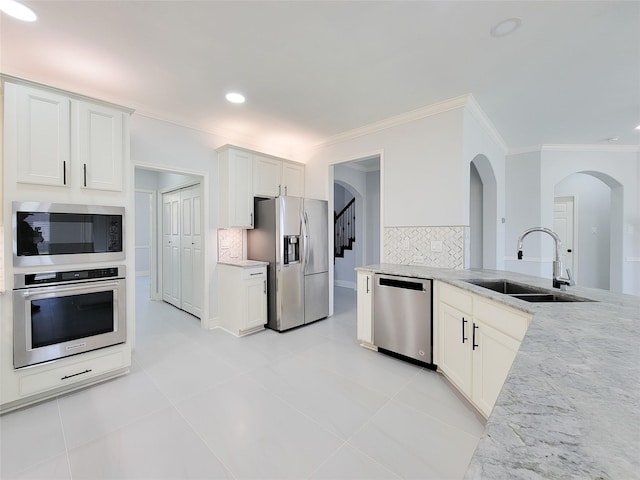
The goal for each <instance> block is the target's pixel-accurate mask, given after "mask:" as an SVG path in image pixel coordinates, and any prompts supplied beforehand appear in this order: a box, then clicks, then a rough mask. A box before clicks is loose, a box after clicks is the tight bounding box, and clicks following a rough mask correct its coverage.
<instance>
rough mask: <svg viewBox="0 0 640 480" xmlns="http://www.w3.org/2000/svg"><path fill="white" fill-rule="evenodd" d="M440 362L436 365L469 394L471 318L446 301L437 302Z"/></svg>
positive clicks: (461, 389)
mask: <svg viewBox="0 0 640 480" xmlns="http://www.w3.org/2000/svg"><path fill="white" fill-rule="evenodd" d="M438 307H439V308H438V312H439V314H438V315H439V319H438V321H439V331H440V362H439V363H438V367H439V368H440V369H441V370H442V371H443V372H444V373H445V374H446V375H447V377H448V378H449V380H451V382H453V383H454V384H455V385H456V386H457V387H458V389H460V391H462V392H463V393H465V394H466V395H468V396H471V328H472V319H471V318H470V317H469V316H468V315H466V314H464V313H463V312H461V311H460V310H457V309H455V308H453V307H452V306H450V305H448V304H446V303H442V302H440V303H439V306H438Z"/></svg>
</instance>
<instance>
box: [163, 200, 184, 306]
mask: <svg viewBox="0 0 640 480" xmlns="http://www.w3.org/2000/svg"><path fill="white" fill-rule="evenodd" d="M180 295H181V292H180V193H179V192H171V193H165V194H163V195H162V299H163V300H164V301H165V302H168V303H170V304H171V305H174V306H176V307H178V308H182V307H181V298H180Z"/></svg>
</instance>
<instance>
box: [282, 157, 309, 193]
mask: <svg viewBox="0 0 640 480" xmlns="http://www.w3.org/2000/svg"><path fill="white" fill-rule="evenodd" d="M282 195H290V196H293V197H304V165H301V164H297V163H290V162H282Z"/></svg>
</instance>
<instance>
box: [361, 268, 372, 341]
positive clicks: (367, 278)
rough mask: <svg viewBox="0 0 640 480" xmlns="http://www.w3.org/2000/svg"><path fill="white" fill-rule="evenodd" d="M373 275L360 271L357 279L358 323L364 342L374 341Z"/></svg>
mask: <svg viewBox="0 0 640 480" xmlns="http://www.w3.org/2000/svg"><path fill="white" fill-rule="evenodd" d="M372 277H373V275H372V274H370V273H364V272H358V280H357V289H358V290H357V292H358V293H357V325H358V340H359V341H360V342H363V343H368V344H372V343H373V316H372V314H371V313H372V310H371V309H372V306H371V305H372V300H373V296H372V294H371V290H372V288H373V278H372Z"/></svg>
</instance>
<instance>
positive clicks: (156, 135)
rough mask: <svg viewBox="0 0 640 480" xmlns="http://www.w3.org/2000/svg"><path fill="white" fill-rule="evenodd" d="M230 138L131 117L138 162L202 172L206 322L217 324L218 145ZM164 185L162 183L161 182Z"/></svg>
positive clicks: (133, 153)
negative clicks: (215, 321) (216, 150)
mask: <svg viewBox="0 0 640 480" xmlns="http://www.w3.org/2000/svg"><path fill="white" fill-rule="evenodd" d="M226 143H229V142H228V141H227V139H225V138H222V137H219V136H215V135H211V134H207V133H203V132H200V131H197V130H193V129H190V128H186V127H182V126H179V125H175V124H172V123H168V122H163V121H160V120H156V119H152V118H149V117H145V116H142V115H137V114H134V115H133V117H132V118H131V160H132V162H133V164H134V165H136V166H139V167H142V168H148V169H156V170H166V171H180V172H183V173H185V174H192V175H199V176H202V177H203V179H204V181H203V194H204V197H205V198H204V200H205V211H204V228H205V229H206V230H205V231H206V235H207V238H206V245H205V247H204V257H205V268H204V271H205V272H206V273H205V279H204V287H205V288H204V289H203V291H205V292H207V296H206V298H205V299H204V302H203V326H204V327H209V326H210V325H213V323H214V319H215V317H216V316H217V312H218V308H217V305H218V302H217V288H216V262H217V235H216V233H217V230H216V228H217V211H218V209H217V193H216V192H217V185H218V162H217V155H216V152H215V149H216V148H218V147H220V146H222V145H224V144H226ZM158 186H159V188H160V184H158Z"/></svg>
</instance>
